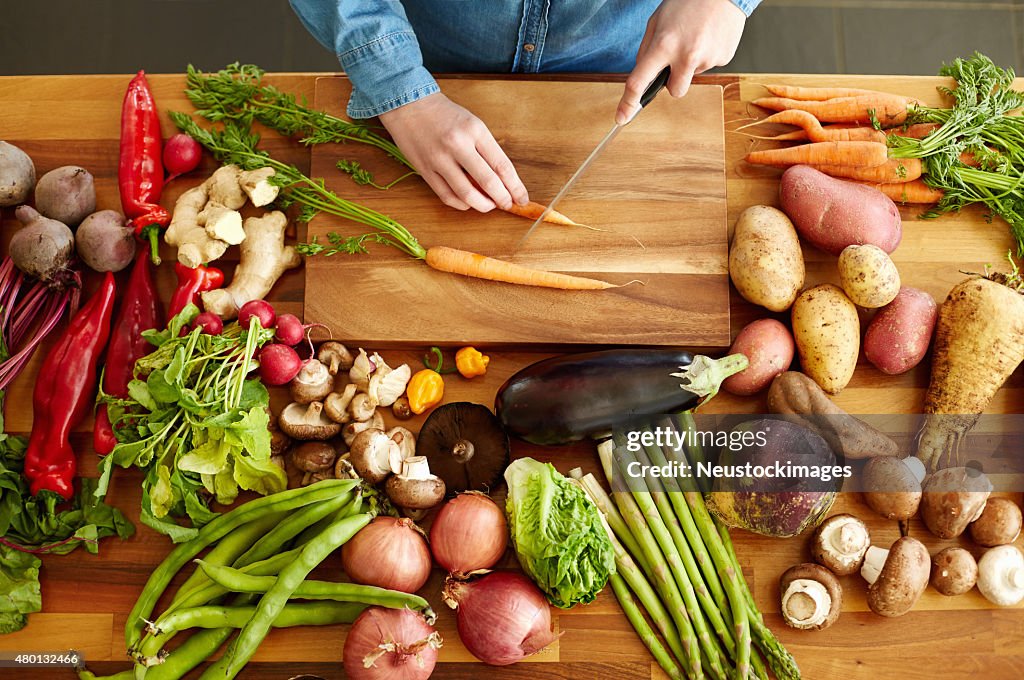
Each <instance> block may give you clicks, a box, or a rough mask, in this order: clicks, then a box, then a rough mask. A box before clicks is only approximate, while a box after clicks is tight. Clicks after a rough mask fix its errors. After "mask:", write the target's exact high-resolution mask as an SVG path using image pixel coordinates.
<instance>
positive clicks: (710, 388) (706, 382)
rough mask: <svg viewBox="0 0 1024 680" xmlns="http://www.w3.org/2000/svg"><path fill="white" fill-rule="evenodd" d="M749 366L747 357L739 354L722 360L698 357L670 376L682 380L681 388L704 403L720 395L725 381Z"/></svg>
mask: <svg viewBox="0 0 1024 680" xmlns="http://www.w3.org/2000/svg"><path fill="white" fill-rule="evenodd" d="M749 364H750V362H749V361H747V357H746V356H745V355H743V354H738V353H737V354H730V355H729V356H725V357H722V358H721V359H712V358H710V357H706V356H703V355H697V356H695V357H694V358H693V361H692V362H690V365H689V366H682V367H680V371H679V373H671V374H670V375H671V376H672V377H673V378H679V379H680V380H681V382H680V383H679V387H680V388H682V389H684V390H686V391H687V392H692V393H693V394H696V395H697V396H698V397H701V403H704V402H705V401H708V400H709V399H712V398H713V397H714V396H715V395H716V394H718V390H719V388H721V386H722V381H723V380H725V379H726V378H728V377H729V376H731V375H735V374H736V373H739V372H740V371H742V370H745V369H746V368H747V366H748V365H749Z"/></svg>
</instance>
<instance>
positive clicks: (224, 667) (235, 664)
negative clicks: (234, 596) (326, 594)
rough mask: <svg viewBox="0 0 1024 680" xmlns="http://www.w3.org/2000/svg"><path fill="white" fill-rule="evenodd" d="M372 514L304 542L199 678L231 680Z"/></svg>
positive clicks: (337, 524) (347, 520)
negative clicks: (314, 574)
mask: <svg viewBox="0 0 1024 680" xmlns="http://www.w3.org/2000/svg"><path fill="white" fill-rule="evenodd" d="M372 518H373V513H367V514H363V515H355V516H354V517H346V518H345V519H342V520H339V521H337V522H335V523H334V524H332V525H331V526H329V527H327V529H326V530H325V531H324V532H323V533H322V534H320V535H319V536H317V537H316V538H314V539H313V540H311V541H310V542H309V543H307V544H306V545H305V546H304V547H303V548H302V554H300V555H299V556H298V557H297V558H296V559H295V561H294V562H292V563H291V564H289V565H288V566H287V567H285V568H284V569H282V570H281V573H280V574H279V575H278V577H277V582H276V583H274V587H272V588H271V589H270V590H268V591H267V593H266V594H265V595H264V596H263V597H261V598H260V603H259V605H258V607H257V609H256V613H255V614H254V615H253V617H252V618H251V619H249V622H248V623H246V625H245V627H243V628H242V630H241V631H240V632H239V634H238V637H237V638H235V639H234V641H233V642H232V643H231V645H230V646H229V647H228V649H227V651H226V652H225V653H224V656H222V657H221V658H220V659H218V660H217V662H216V663H214V664H213V665H212V666H210V667H209V668H207V669H206V672H204V673H203V675H202V676H200V677H201V678H205V679H207V680H212V679H213V678H224V679H227V678H234V677H235V676H236V675H238V673H239V672H240V671H241V670H242V668H243V667H245V664H247V663H248V662H249V659H251V658H252V655H253V654H255V653H256V649H257V648H258V647H259V646H260V643H261V642H263V638H265V637H266V636H267V632H268V631H269V630H270V627H271V625H273V622H274V620H275V619H276V618H277V615H278V614H279V613H280V612H281V610H282V609H283V608H284V606H285V605H286V604H287V603H288V598H290V597H291V595H292V593H293V592H294V591H295V589H296V588H298V587H299V584H301V583H302V582H303V581H304V580H305V579H306V576H308V575H309V572H311V571H313V569H314V568H316V566H317V565H318V564H320V563H321V562H323V561H324V559H326V558H327V556H328V555H330V554H331V553H332V552H334V551H335V550H337V549H338V547H339V546H341V545H342V544H344V543H345V542H346V541H348V540H349V539H350V538H352V537H353V536H355V535H356V533H357V532H358V531H359V530H360V529H362V528H363V527H365V526H366V525H367V524H369V523H370V520H371V519H372Z"/></svg>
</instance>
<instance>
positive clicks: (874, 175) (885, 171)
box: [814, 158, 922, 184]
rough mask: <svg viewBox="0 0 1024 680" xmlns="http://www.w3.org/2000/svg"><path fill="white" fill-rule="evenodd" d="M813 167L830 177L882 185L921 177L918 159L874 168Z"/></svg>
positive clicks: (909, 159)
mask: <svg viewBox="0 0 1024 680" xmlns="http://www.w3.org/2000/svg"><path fill="white" fill-rule="evenodd" d="M814 167H815V168H817V169H818V170H821V171H822V172H823V173H825V174H826V175H831V176H832V177H842V178H845V179H857V180H861V181H863V182H873V183H874V182H878V183H884V184H899V183H903V182H911V181H913V180H915V179H917V178H918V177H920V176H921V170H922V167H921V159H920V158H893V159H891V160H889V161H886V162H885V163H883V164H882V165H876V166H874V167H864V166H860V167H850V166H845V165H815V166H814Z"/></svg>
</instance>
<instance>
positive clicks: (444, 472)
mask: <svg viewBox="0 0 1024 680" xmlns="http://www.w3.org/2000/svg"><path fill="white" fill-rule="evenodd" d="M416 453H417V454H418V455H420V456H425V457H426V458H427V460H428V461H429V463H430V469H431V471H432V472H433V473H434V474H435V475H437V476H438V477H440V478H441V479H442V480H444V483H445V488H446V490H447V493H448V494H450V495H454V494H456V493H459V492H460V491H485V492H489V491H490V490H491V489H493V488H494V487H495V486H497V485H498V483H499V482H500V481H501V476H502V473H504V471H505V467H506V466H507V465H508V459H509V442H508V435H507V434H505V431H504V430H503V429H501V423H500V422H499V421H498V419H497V418H496V417H495V415H494V414H493V413H491V411H490V409H488V408H487V407H486V406H481V405H480V404H472V403H470V402H465V401H457V402H452V403H450V404H444V405H443V406H439V407H438V408H436V409H434V410H433V411H432V412H431V413H430V416H429V417H427V420H426V422H424V423H423V427H422V428H420V433H419V436H418V437H417V439H416Z"/></svg>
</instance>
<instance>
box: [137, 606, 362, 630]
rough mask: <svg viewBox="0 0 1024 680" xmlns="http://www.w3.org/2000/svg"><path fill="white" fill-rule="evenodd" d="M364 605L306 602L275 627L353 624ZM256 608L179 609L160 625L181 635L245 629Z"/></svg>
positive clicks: (291, 608) (282, 616) (289, 611)
mask: <svg viewBox="0 0 1024 680" xmlns="http://www.w3.org/2000/svg"><path fill="white" fill-rule="evenodd" d="M368 606H370V605H368V604H365V603H362V602H316V603H313V602H307V603H293V602H290V603H288V604H286V605H285V606H284V607H283V608H282V609H281V612H280V613H279V614H278V615H277V618H275V619H274V622H273V626H274V628H290V627H292V626H327V625H330V624H332V623H352V622H353V621H355V619H356V617H357V616H359V614H361V613H362V611H363V610H364V609H366V608H367V607H368ZM257 609H258V606H257V605H248V606H244V607H189V608H187V609H179V610H178V611H176V612H174V613H173V614H171V615H170V616H168V617H167V618H166V619H161V620H160V621H159V622H158V624H157V625H158V626H159V627H160V630H161V631H164V632H179V631H182V630H188V629H189V628H242V627H244V626H245V625H246V624H247V623H248V622H249V620H250V619H252V617H253V616H254V615H255V614H256V610H257Z"/></svg>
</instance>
